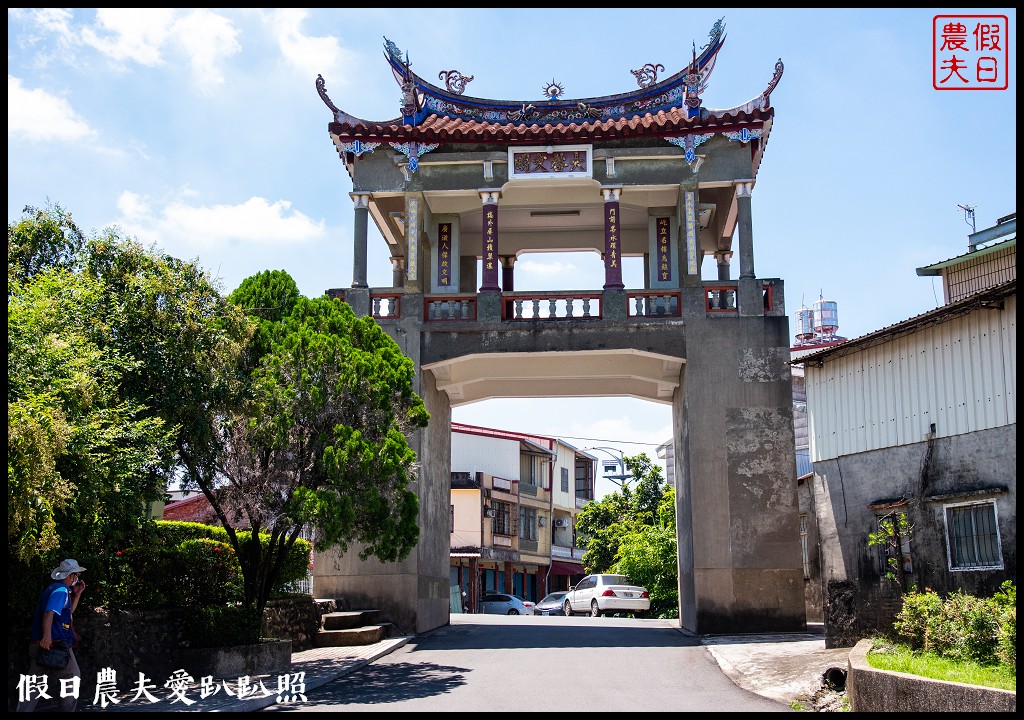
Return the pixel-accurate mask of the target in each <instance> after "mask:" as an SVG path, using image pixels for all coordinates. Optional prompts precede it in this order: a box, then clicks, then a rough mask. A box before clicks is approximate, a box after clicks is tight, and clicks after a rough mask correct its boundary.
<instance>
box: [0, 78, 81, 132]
mask: <svg viewBox="0 0 1024 720" xmlns="http://www.w3.org/2000/svg"><path fill="white" fill-rule="evenodd" d="M95 134H96V131H95V130H93V129H92V128H91V127H89V124H88V123H87V122H85V121H84V120H82V119H81V118H80V117H79V116H78V115H77V114H76V113H75V111H74V110H72V109H71V106H70V105H69V104H68V102H67V101H66V100H64V99H63V98H59V97H57V96H56V95H51V94H50V93H48V92H46V91H45V90H38V89H37V90H29V89H27V88H26V87H25V86H24V85H22V84H21V80H20V79H19V78H16V77H14V76H12V75H8V76H7V138H8V140H10V139H11V138H24V139H26V140H81V139H82V138H86V137H90V136H93V135H95Z"/></svg>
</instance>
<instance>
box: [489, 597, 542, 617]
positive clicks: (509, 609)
mask: <svg viewBox="0 0 1024 720" xmlns="http://www.w3.org/2000/svg"><path fill="white" fill-rule="evenodd" d="M533 606H534V603H532V602H530V601H529V600H523V599H522V598H521V597H519V596H518V595H509V594H508V593H489V594H487V595H484V597H483V599H482V600H481V601H480V612H482V613H487V614H489V615H533Z"/></svg>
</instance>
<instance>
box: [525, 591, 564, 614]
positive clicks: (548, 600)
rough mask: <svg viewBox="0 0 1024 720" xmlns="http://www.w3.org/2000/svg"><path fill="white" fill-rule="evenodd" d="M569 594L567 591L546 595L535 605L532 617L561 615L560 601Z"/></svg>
mask: <svg viewBox="0 0 1024 720" xmlns="http://www.w3.org/2000/svg"><path fill="white" fill-rule="evenodd" d="M568 593H569V591H568V590H559V591H558V592H553V593H548V594H547V595H545V596H544V599H543V600H541V601H540V602H539V603H537V604H536V605H535V606H534V608H533V614H534V615H561V614H562V601H563V600H564V599H565V596H566V595H567V594H568Z"/></svg>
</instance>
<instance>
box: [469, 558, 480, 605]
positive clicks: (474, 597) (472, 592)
mask: <svg viewBox="0 0 1024 720" xmlns="http://www.w3.org/2000/svg"><path fill="white" fill-rule="evenodd" d="M466 592H467V593H468V594H469V611H470V612H471V613H475V612H479V611H480V605H479V603H480V561H479V560H478V559H476V558H470V559H469V589H468V590H467V591H466Z"/></svg>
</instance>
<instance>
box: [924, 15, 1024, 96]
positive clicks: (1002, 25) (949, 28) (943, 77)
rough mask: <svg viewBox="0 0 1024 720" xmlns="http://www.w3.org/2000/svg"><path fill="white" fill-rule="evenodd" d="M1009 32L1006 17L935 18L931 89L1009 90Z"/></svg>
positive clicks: (933, 22)
mask: <svg viewBox="0 0 1024 720" xmlns="http://www.w3.org/2000/svg"><path fill="white" fill-rule="evenodd" d="M1009 33H1010V24H1009V20H1008V19H1007V17H1006V15H936V16H935V17H934V18H932V87H934V88H935V89H936V90H1005V89H1006V88H1008V87H1009V76H1008V73H1009V60H1010V51H1009V44H1010V37H1009Z"/></svg>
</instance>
